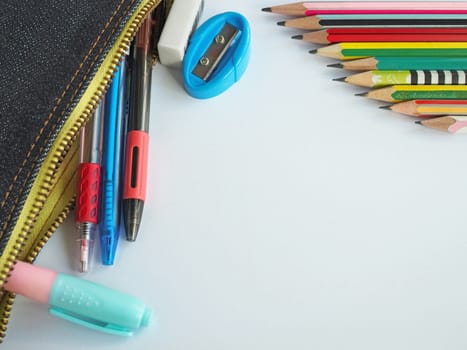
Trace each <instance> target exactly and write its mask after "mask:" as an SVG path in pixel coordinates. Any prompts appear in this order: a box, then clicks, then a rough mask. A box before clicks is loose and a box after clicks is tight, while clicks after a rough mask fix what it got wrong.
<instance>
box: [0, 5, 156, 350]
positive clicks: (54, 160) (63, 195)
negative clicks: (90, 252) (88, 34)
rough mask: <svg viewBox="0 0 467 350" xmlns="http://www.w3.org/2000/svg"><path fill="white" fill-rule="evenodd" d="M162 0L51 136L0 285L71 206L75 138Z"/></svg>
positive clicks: (1, 310) (7, 299)
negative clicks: (139, 32) (124, 56)
mask: <svg viewBox="0 0 467 350" xmlns="http://www.w3.org/2000/svg"><path fill="white" fill-rule="evenodd" d="M160 2H161V0H143V1H142V2H141V4H140V5H139V6H138V8H137V9H136V11H135V13H134V14H133V15H132V16H131V17H130V19H129V20H128V22H127V23H126V25H125V27H124V29H123V30H122V33H121V34H120V35H119V37H118V38H117V41H116V42H115V44H114V45H113V47H112V48H111V49H110V51H109V52H108V54H107V56H106V58H105V59H104V61H103V63H102V64H101V66H100V67H99V68H98V70H97V72H96V74H95V76H94V77H93V79H92V80H91V81H90V82H89V85H88V87H87V89H86V91H85V92H84V94H83V96H82V97H81V99H80V100H79V102H78V103H77V105H76V107H75V108H74V109H73V111H72V113H71V114H70V116H69V118H68V120H67V121H66V122H65V124H64V126H63V128H62V129H61V131H60V132H59V134H58V136H57V138H56V139H55V141H54V143H53V145H52V147H51V148H50V152H49V153H48V154H47V156H46V159H45V160H44V162H43V164H42V166H41V168H40V170H39V172H38V174H37V176H36V178H35V180H34V183H33V185H32V187H31V189H30V192H29V195H28V197H27V199H26V201H25V203H24V205H23V209H22V210H21V213H20V215H19V217H18V219H17V222H16V225H15V227H14V229H13V232H12V234H11V237H10V239H9V241H8V243H7V245H6V247H5V249H4V252H3V254H2V255H1V256H0V286H2V285H3V284H4V283H5V280H6V279H7V277H8V274H9V272H10V270H11V268H12V266H13V264H14V262H15V261H16V260H18V259H19V260H23V261H29V262H33V261H34V259H35V258H36V256H37V254H39V252H40V250H41V249H42V247H43V246H44V245H45V244H46V243H47V241H48V239H49V238H50V237H51V236H52V234H53V232H54V231H55V230H56V229H57V228H58V226H59V225H60V224H61V223H62V222H63V221H64V220H65V218H66V216H67V214H68V213H69V212H70V211H71V209H72V207H73V204H74V194H75V191H76V178H75V175H76V169H77V166H78V145H77V142H74V140H75V139H76V136H77V134H78V132H79V130H80V129H81V127H82V126H83V125H84V124H85V123H86V122H87V120H88V119H89V117H90V116H91V114H92V113H93V111H94V109H95V108H96V106H97V104H98V103H99V101H100V99H101V97H102V95H103V94H104V93H105V91H106V89H107V87H108V85H109V83H110V80H111V79H112V75H113V73H114V72H115V70H116V67H117V65H118V63H119V61H120V59H121V57H122V56H123V55H124V54H125V53H126V52H127V51H128V49H129V47H130V44H131V41H132V40H133V37H134V36H135V35H136V32H137V30H138V29H139V27H140V25H141V23H142V22H143V20H144V19H145V18H146V16H147V15H148V14H149V13H150V12H151V11H152V10H153V9H154V8H155V7H156V6H157V5H159V3H160ZM14 297H15V295H14V294H12V293H8V292H5V291H2V294H1V298H0V343H1V342H3V339H4V337H5V332H6V327H7V324H8V319H9V317H10V312H11V308H12V305H13V302H14Z"/></svg>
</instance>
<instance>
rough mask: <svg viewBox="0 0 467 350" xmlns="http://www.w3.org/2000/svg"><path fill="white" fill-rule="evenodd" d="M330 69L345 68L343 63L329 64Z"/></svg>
mask: <svg viewBox="0 0 467 350" xmlns="http://www.w3.org/2000/svg"><path fill="white" fill-rule="evenodd" d="M328 67H331V68H344V66H343V65H342V63H333V64H328Z"/></svg>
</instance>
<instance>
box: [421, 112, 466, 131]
mask: <svg viewBox="0 0 467 350" xmlns="http://www.w3.org/2000/svg"><path fill="white" fill-rule="evenodd" d="M416 123H417V124H420V125H423V126H427V127H429V128H432V129H436V130H441V131H447V132H449V133H451V134H454V133H467V116H465V115H445V116H442V117H438V118H431V119H425V120H420V121H417V122H416Z"/></svg>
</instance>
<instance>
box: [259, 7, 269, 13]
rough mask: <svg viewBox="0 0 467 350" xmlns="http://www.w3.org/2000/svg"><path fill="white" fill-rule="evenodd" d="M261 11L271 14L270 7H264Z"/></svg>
mask: <svg viewBox="0 0 467 350" xmlns="http://www.w3.org/2000/svg"><path fill="white" fill-rule="evenodd" d="M261 11H264V12H271V8H270V7H263V8H262V9H261Z"/></svg>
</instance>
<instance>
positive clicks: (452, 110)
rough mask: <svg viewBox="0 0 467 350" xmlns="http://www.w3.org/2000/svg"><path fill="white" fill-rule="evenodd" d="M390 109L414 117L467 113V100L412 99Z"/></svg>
mask: <svg viewBox="0 0 467 350" xmlns="http://www.w3.org/2000/svg"><path fill="white" fill-rule="evenodd" d="M390 109H391V110H392V111H394V112H397V113H401V114H405V115H409V116H413V117H432V116H439V115H446V114H457V115H467V100H411V101H405V102H399V103H396V104H393V105H392V106H390Z"/></svg>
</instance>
